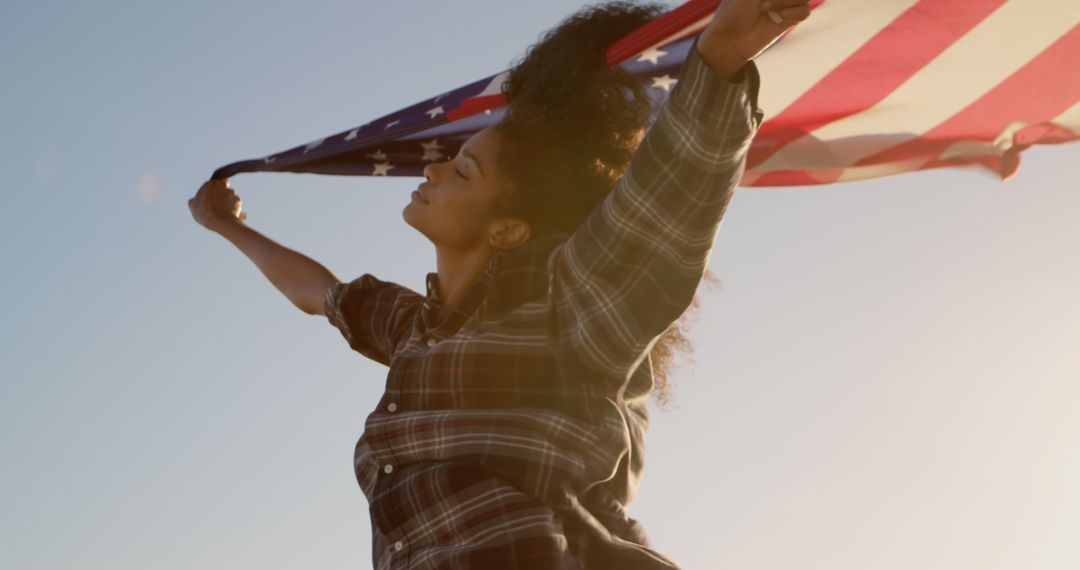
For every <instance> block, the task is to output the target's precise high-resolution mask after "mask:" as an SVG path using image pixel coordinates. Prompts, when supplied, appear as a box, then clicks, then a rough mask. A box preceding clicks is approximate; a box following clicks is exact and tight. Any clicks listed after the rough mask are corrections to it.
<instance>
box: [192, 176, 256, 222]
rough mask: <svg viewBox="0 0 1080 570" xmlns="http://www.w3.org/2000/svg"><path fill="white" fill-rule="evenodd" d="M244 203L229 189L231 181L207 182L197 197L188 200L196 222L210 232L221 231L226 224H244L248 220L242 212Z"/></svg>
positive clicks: (196, 194)
mask: <svg viewBox="0 0 1080 570" xmlns="http://www.w3.org/2000/svg"><path fill="white" fill-rule="evenodd" d="M242 203H243V201H242V200H241V199H240V197H239V196H237V195H236V192H234V191H233V189H232V188H231V187H229V179H228V178H225V179H217V180H207V181H206V182H204V183H203V185H202V187H200V188H199V191H198V192H196V193H195V197H194V198H192V199H190V200H188V209H190V210H191V216H192V217H193V218H195V221H196V222H198V223H199V224H201V225H202V226H203V227H205V228H206V229H208V230H211V231H215V232H216V231H219V230H220V229H221V227H222V226H223V225H224V224H229V223H237V222H242V221H244V220H245V219H246V218H247V214H246V213H245V212H241V211H240V207H241V204H242Z"/></svg>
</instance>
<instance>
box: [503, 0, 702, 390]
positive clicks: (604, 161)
mask: <svg viewBox="0 0 1080 570" xmlns="http://www.w3.org/2000/svg"><path fill="white" fill-rule="evenodd" d="M667 10H668V7H667V6H665V5H663V4H658V3H643V4H640V3H635V2H627V1H621V0H620V1H613V2H604V3H600V4H595V5H590V6H586V7H584V8H582V9H581V10H579V11H578V12H577V13H575V14H573V15H571V16H569V17H567V18H566V19H564V20H563V21H562V22H561V23H560V24H559V25H558V26H556V27H555V28H553V29H551V30H549V31H547V32H545V33H544V34H543V35H542V36H541V38H540V41H539V42H538V43H536V44H534V45H532V46H530V47H529V48H528V49H527V50H526V54H525V56H524V58H523V59H522V60H520V61H519V62H518V63H516V64H514V65H512V66H511V68H510V72H509V77H508V79H507V80H506V82H505V83H504V85H503V88H502V91H503V93H504V95H505V96H506V101H507V108H506V114H505V115H504V116H503V118H502V120H501V121H500V122H499V124H498V125H496V126H495V129H496V130H498V131H499V132H500V134H501V135H502V136H501V139H502V141H503V142H502V144H501V145H500V149H499V153H498V158H497V161H496V162H497V168H498V169H499V170H500V173H501V174H502V178H503V180H506V181H507V182H506V185H505V186H504V188H503V192H502V195H501V196H500V201H499V203H498V204H497V207H498V209H499V211H500V213H502V214H504V215H511V216H516V217H519V218H521V219H522V220H524V221H526V222H528V223H529V225H530V227H531V228H532V230H533V233H534V234H547V233H567V234H569V233H572V232H573V231H574V230H575V229H576V228H577V227H578V226H580V225H581V223H582V222H583V221H584V220H585V218H586V217H587V216H588V215H589V213H590V212H592V211H593V210H594V209H595V208H596V207H597V206H598V205H599V204H600V203H601V202H602V201H603V200H604V197H605V196H606V195H607V194H608V193H609V192H610V191H611V189H612V188H613V187H614V186H615V184H616V183H617V182H618V180H619V178H621V177H622V175H623V172H624V171H625V170H626V168H627V167H628V166H629V164H630V159H631V157H632V156H633V154H634V151H635V150H636V149H637V147H638V145H639V144H640V143H641V141H642V139H643V138H644V135H645V132H646V129H647V127H648V124H649V118H650V115H651V114H652V101H651V99H650V98H649V97H648V95H647V94H646V93H645V89H646V86H645V85H644V82H643V81H642V80H641V79H639V78H637V77H636V76H634V75H633V74H631V73H628V72H626V71H625V70H623V69H621V68H619V67H609V66H608V65H607V63H606V61H605V56H606V52H607V48H608V47H610V46H611V45H612V44H614V43H615V42H617V41H618V40H620V39H622V38H623V37H625V36H626V35H628V34H630V33H631V32H633V31H634V30H636V29H638V28H640V27H642V26H643V25H645V24H647V23H648V22H649V21H651V20H653V19H655V18H656V17H657V16H659V15H660V14H663V13H664V12H665V11H667ZM705 278H706V280H708V281H710V282H711V283H713V284H716V283H718V280H717V279H716V277H715V275H713V274H711V273H710V272H709V271H708V270H706V272H705ZM699 306H700V299H699V298H698V297H697V296H695V297H694V299H693V301H692V302H691V305H690V307H689V308H688V310H687V311H686V312H685V313H684V314H683V316H682V317H680V319H679V320H678V321H676V322H675V323H673V324H672V325H671V326H670V327H668V329H667V330H666V331H665V332H664V333H663V334H661V335H660V337H659V338H658V340H657V342H656V343H655V344H654V345H653V348H652V350H651V352H650V359H651V360H652V365H653V375H654V382H655V385H654V390H653V392H652V396H653V397H654V398H655V400H656V401H657V403H658V404H659V405H660V406H661V407H666V406H667V404H668V403H669V401H670V398H671V393H670V387H671V383H670V379H671V372H672V371H673V370H674V366H675V357H676V356H677V355H679V354H680V353H681V354H682V355H683V356H685V357H687V358H689V357H690V356H691V352H692V349H693V345H692V343H691V342H690V340H689V339H688V337H687V336H686V332H687V331H688V328H689V327H688V317H689V314H690V312H692V310H694V309H697V308H698V307H699Z"/></svg>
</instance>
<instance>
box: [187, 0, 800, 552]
mask: <svg viewBox="0 0 1080 570" xmlns="http://www.w3.org/2000/svg"><path fill="white" fill-rule="evenodd" d="M665 10H666V7H664V6H662V5H658V4H649V5H634V4H631V3H627V2H610V3H607V4H601V5H598V6H595V7H590V8H586V9H584V10H582V11H580V12H579V13H578V14H575V15H574V16H572V17H571V18H568V19H567V20H565V21H564V22H562V23H561V24H560V25H559V26H558V27H557V28H555V29H554V30H552V31H550V32H548V34H546V35H545V37H544V38H542V41H541V42H540V43H539V44H537V45H535V46H533V47H532V48H530V50H529V51H528V53H527V56H526V57H525V58H524V60H523V61H522V62H520V63H519V64H517V65H515V66H514V67H513V68H512V70H511V74H510V77H509V79H508V83H507V85H506V86H505V87H504V91H505V93H506V96H507V102H508V107H507V113H506V115H505V117H504V118H503V120H502V121H501V122H500V123H499V124H498V125H496V126H494V127H491V128H488V129H484V130H482V131H480V132H478V133H476V134H475V135H474V136H472V137H471V138H470V139H469V140H468V141H466V142H465V144H464V145H463V146H462V148H461V150H460V152H459V153H458V155H457V156H456V157H455V158H454V159H452V160H450V161H447V162H442V163H435V164H431V165H429V166H428V167H427V168H426V169H425V171H424V176H425V178H426V183H424V184H421V185H420V187H419V188H418V189H417V190H416V191H415V192H413V194H412V197H411V200H410V202H409V203H408V205H406V206H405V208H404V210H403V211H402V216H403V218H404V219H405V221H406V222H407V223H408V224H409V225H411V226H412V227H414V228H416V229H417V230H418V231H420V232H421V233H423V234H424V235H425V236H427V237H428V238H429V239H430V240H431V241H432V243H433V244H434V245H435V253H436V261H437V271H435V272H432V273H429V274H428V275H427V283H426V285H427V291H426V294H424V295H421V294H419V293H417V292H414V291H412V290H410V289H408V288H406V287H403V286H401V285H398V284H396V283H391V282H386V281H381V280H379V279H377V278H376V277H374V276H373V275H371V274H364V275H362V276H360V277H358V278H357V279H355V280H352V281H350V282H347V283H343V282H340V281H339V280H338V279H337V278H335V277H334V276H333V275H332V274H331V273H330V272H329V271H327V270H326V269H325V268H324V267H322V266H321V265H319V264H318V263H316V262H314V261H312V260H310V259H308V258H307V257H304V256H302V255H300V254H298V253H296V252H294V251H292V250H288V249H286V248H283V247H281V246H279V245H277V244H275V243H273V242H272V241H270V240H269V239H267V238H265V237H263V236H262V235H261V234H258V233H257V232H256V231H255V230H253V229H251V228H249V227H247V226H246V225H245V224H244V223H243V222H242V221H241V220H240V219H239V218H238V214H239V212H240V200H239V198H238V197H236V195H235V193H234V192H233V191H232V189H231V188H229V187H228V186H227V184H226V183H225V182H222V181H210V182H207V183H206V184H204V185H203V187H202V188H200V189H199V192H198V194H197V195H196V196H195V198H193V199H192V200H191V202H190V207H191V210H192V213H193V216H194V217H195V219H196V220H197V221H199V222H200V223H201V224H203V225H204V226H206V227H207V228H209V229H211V230H213V231H216V232H218V233H220V234H221V235H222V236H224V237H225V238H227V239H229V240H230V241H231V242H232V243H233V244H235V245H236V246H237V247H238V248H239V249H241V250H242V251H243V252H244V253H245V254H246V255H247V256H248V257H250V258H251V259H252V261H254V262H255V264H256V265H257V266H258V267H259V269H260V270H261V271H262V272H263V273H264V274H265V275H266V277H267V278H268V279H269V280H270V281H271V282H272V283H273V284H274V285H275V286H276V287H277V288H278V289H279V290H281V291H282V292H283V293H284V294H285V295H286V296H287V297H288V298H289V299H290V300H291V301H292V302H293V303H294V304H296V305H297V307H299V308H300V309H302V310H304V311H305V312H307V313H310V314H324V315H326V317H327V318H328V320H329V322H330V323H331V324H333V325H334V326H336V327H337V328H338V329H339V330H340V332H341V334H342V336H343V337H344V338H345V339H346V340H347V342H348V343H349V345H350V346H351V347H352V348H353V349H355V350H357V351H358V352H360V353H361V354H363V355H365V356H367V357H369V358H371V359H374V360H376V361H378V362H381V363H383V364H385V365H387V366H389V374H388V378H387V383H386V390H385V392H384V395H383V397H382V399H381V400H380V401H379V403H378V405H377V406H376V408H375V410H374V411H372V412H371V413H370V414H369V416H368V418H367V420H366V422H365V426H364V434H363V436H361V438H360V440H359V441H358V442H357V445H356V449H355V455H354V457H355V466H356V477H357V481H358V483H359V484H360V487H361V489H362V491H363V492H364V494H365V496H366V497H367V498H368V500H369V502H370V505H371V509H370V516H371V522H372V536H373V546H372V557H373V564H374V567H375V568H377V569H384V568H455V569H456V568H500V569H508V568H530V569H540V568H544V569H547V568H601V569H602V568H619V569H621V570H625V569H631V568H650V569H651V568H668V569H670V568H678V566H677V564H676V563H675V562H674V561H672V560H671V559H670V558H667V557H665V556H663V555H661V554H659V553H658V552H656V551H654V550H653V549H651V548H649V546H648V540H647V537H646V534H645V531H644V529H643V528H642V526H641V525H640V524H639V523H638V522H637V521H635V520H634V519H632V518H630V517H629V516H627V513H626V507H627V505H629V504H630V503H631V502H632V500H633V498H634V494H635V492H636V490H637V487H638V483H639V480H640V476H641V472H642V469H643V465H644V463H643V453H644V447H643V444H642V442H643V437H644V433H645V431H646V429H647V427H648V414H647V408H646V398H647V397H648V396H649V395H650V394H651V393H653V389H654V380H655V378H654V367H653V362H652V360H651V356H652V355H653V354H654V353H656V352H657V351H658V350H661V351H662V348H660V347H661V346H662V345H661V344H659V343H658V339H662V338H663V339H669V338H671V337H670V336H665V335H664V333H665V331H668V332H670V331H671V330H672V323H673V322H674V321H675V320H676V319H677V318H678V317H679V316H680V315H681V314H683V313H684V312H685V311H686V309H687V308H688V307H689V306H690V305H691V303H692V301H693V296H694V292H695V290H696V288H697V286H698V284H699V282H700V280H701V278H702V275H703V274H704V273H705V267H706V264H707V261H708V256H709V252H710V250H711V248H712V244H713V241H714V239H715V236H716V233H717V230H718V229H719V225H720V221H721V219H722V217H723V214H724V211H725V210H726V208H727V205H728V203H729V201H730V199H731V196H732V192H733V189H734V187H735V185H736V183H737V182H738V180H739V177H740V175H741V172H742V168H743V163H744V159H745V155H746V152H747V149H748V148H749V144H750V141H751V140H752V138H753V136H754V134H755V132H756V129H757V127H758V125H759V124H760V122H761V119H762V116H763V115H762V113H761V111H760V110H758V109H757V103H756V98H757V88H758V81H759V79H758V74H757V69H756V67H755V66H754V64H753V62H752V61H751V59H752V58H753V57H754V56H755V55H757V54H758V53H760V52H761V51H762V50H763V49H764V48H765V47H767V46H768V45H769V44H770V43H771V42H773V41H774V40H775V39H776V38H777V37H779V35H780V34H781V33H783V32H784V30H786V29H787V28H789V27H790V26H792V25H794V24H795V23H797V22H799V21H802V20H803V19H805V18H806V17H807V16H808V15H809V7H808V1H807V0H771V2H767V3H762V2H760V0H725V1H724V2H723V3H722V4H721V5H720V7H719V8H718V9H717V12H716V14H715V15H714V18H713V20H712V22H711V23H710V24H709V26H708V28H706V30H705V31H703V32H702V34H701V35H700V36H698V38H697V39H696V41H695V43H694V45H693V46H692V47H691V50H690V53H689V55H688V56H687V59H686V62H685V63H684V65H683V69H682V73H681V74H680V76H679V82H678V83H677V84H676V85H675V87H674V88H673V90H672V92H671V94H670V96H669V97H668V99H667V101H666V102H665V103H664V106H663V107H662V108H661V110H660V114H659V116H658V118H657V120H656V123H655V124H654V125H653V126H652V127H651V128H650V129H648V131H647V134H644V138H642V135H643V133H645V129H644V127H645V126H647V121H648V118H649V111H650V103H649V101H648V100H647V98H646V97H645V96H644V95H643V93H644V91H643V90H644V89H645V87H644V86H642V85H640V84H638V83H636V82H635V81H634V79H633V78H632V77H631V76H629V75H627V74H625V73H622V72H621V71H620V70H618V69H610V68H608V67H607V66H606V65H605V64H604V52H605V50H606V48H607V47H608V46H610V45H611V44H612V43H614V42H615V41H617V40H618V39H620V38H622V37H624V36H625V35H627V34H629V33H630V32H631V31H633V30H635V29H637V28H640V27H641V26H642V25H644V24H645V23H647V22H648V21H650V20H651V19H653V18H655V17H656V16H657V15H659V14H661V13H662V12H663V11H665ZM626 92H629V93H630V94H631V95H632V96H631V97H626V96H625V93H626ZM631 157H632V160H631Z"/></svg>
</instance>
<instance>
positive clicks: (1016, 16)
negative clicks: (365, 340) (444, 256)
mask: <svg viewBox="0 0 1080 570" xmlns="http://www.w3.org/2000/svg"><path fill="white" fill-rule="evenodd" d="M719 3H720V0H690V1H689V2H686V3H684V4H682V5H680V6H679V7H677V8H675V9H673V10H671V11H669V12H667V13H665V14H663V15H661V16H659V17H658V18H656V19H655V20H653V21H652V22H650V23H649V24H647V25H646V26H644V27H642V28H641V29H639V30H636V31H635V32H633V33H631V34H630V35H628V36H627V37H625V38H623V39H622V40H620V41H619V42H617V43H616V44H615V45H613V46H612V47H611V48H610V49H609V50H608V52H607V62H608V64H609V65H618V66H621V67H623V68H624V69H626V70H627V71H629V72H631V73H634V74H637V75H639V76H641V77H642V78H643V79H644V80H645V81H646V84H647V85H649V87H650V88H649V89H648V90H647V91H648V93H649V95H650V97H651V99H652V104H653V110H654V115H653V117H654V118H655V116H656V115H655V113H656V112H657V111H659V108H660V106H661V104H662V103H663V102H664V100H666V98H667V95H668V94H669V93H670V92H671V88H672V86H673V85H674V84H675V82H676V81H678V77H677V75H678V72H679V71H680V69H681V67H682V63H683V61H684V59H685V58H686V55H687V53H688V50H689V49H690V48H691V45H692V43H693V40H694V38H695V37H696V36H697V35H698V34H700V33H701V31H702V30H704V28H705V26H706V25H707V24H708V23H709V21H710V20H711V19H712V15H713V13H714V12H715V11H716V7H717V6H718V5H719ZM811 7H812V8H813V11H814V13H813V15H812V16H811V17H810V19H809V20H807V21H806V22H804V23H802V24H799V25H798V26H796V27H795V28H792V29H791V30H789V33H788V34H786V35H785V36H784V37H783V38H782V39H781V40H780V41H779V42H777V43H776V44H774V45H773V46H772V47H771V48H769V49H768V50H767V51H766V52H765V53H763V54H761V55H760V56H759V57H758V58H757V59H756V62H757V64H758V66H759V68H760V70H761V76H762V86H761V92H760V96H759V97H760V98H759V103H760V106H761V108H762V109H763V110H764V111H765V113H766V120H765V121H764V122H763V123H762V125H761V127H760V129H759V131H758V134H757V137H756V138H755V139H754V143H753V145H752V147H751V150H750V154H749V156H748V158H747V167H746V171H745V173H744V174H743V178H742V181H741V185H742V186H798V185H810V184H827V183H833V182H843V181H850V180H861V179H866V178H874V177H881V176H889V175H893V174H899V173H902V172H910V171H915V170H925V169H930V168H940V167H945V166H959V165H981V166H983V167H985V168H989V169H990V170H992V171H993V172H995V173H997V175H999V176H1000V177H1001V178H1002V179H1006V178H1008V177H1009V176H1011V175H1012V174H1013V173H1014V172H1015V171H1016V168H1017V166H1018V165H1019V156H1020V153H1021V152H1022V151H1024V150H1025V149H1027V148H1028V147H1030V146H1032V145H1035V144H1055V143H1062V142H1067V141H1074V140H1077V139H1078V138H1080V1H1078V0H1012V1H1008V0H873V1H869V0H813V1H812V2H811ZM507 75H508V72H506V71H504V72H502V73H499V74H496V75H492V76H490V77H486V78H484V79H481V80H479V81H475V82H473V83H470V84H468V85H464V86H462V87H459V88H457V89H453V90H451V91H448V92H446V93H442V94H440V95H438V96H436V97H434V98H430V99H426V100H424V101H421V102H419V103H416V104H414V105H411V106H409V107H406V108H404V109H401V110H399V111H396V112H394V113H391V114H389V115H386V116H384V117H380V118H378V119H375V120H373V121H370V122H368V123H365V124H363V125H360V126H357V127H354V128H351V129H349V130H346V131H342V132H340V133H337V134H333V135H330V136H327V137H323V138H319V139H316V140H313V141H311V142H308V143H306V144H303V145H300V146H297V147H294V148H291V149H289V150H285V151H283V152H279V153H275V154H270V155H266V156H264V157H262V158H258V159H253V160H244V161H240V162H234V163H232V164H228V165H226V166H223V167H221V168H219V169H217V170H216V171H214V173H213V175H212V176H211V178H215V179H219V178H228V177H230V176H232V175H234V174H238V173H242V172H267V171H286V172H311V173H319V174H339V175H358V176H422V175H423V168H424V166H425V165H427V164H428V163H430V162H434V161H440V160H443V159H445V158H450V157H453V156H454V155H455V154H456V153H457V150H458V148H459V147H460V146H461V145H462V144H463V143H464V142H465V141H466V140H467V139H468V138H469V137H470V136H471V135H472V134H474V133H476V132H477V131H480V130H481V129H484V128H486V127H489V126H491V125H494V124H496V123H497V122H498V121H499V120H500V119H501V118H502V116H503V114H504V112H505V103H506V100H505V98H504V97H503V95H502V92H501V89H500V87H501V85H502V84H503V82H504V81H505V79H506V77H507Z"/></svg>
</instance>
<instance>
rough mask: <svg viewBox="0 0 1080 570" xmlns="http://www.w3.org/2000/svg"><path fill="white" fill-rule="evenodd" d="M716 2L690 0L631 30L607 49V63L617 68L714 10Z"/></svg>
mask: <svg viewBox="0 0 1080 570" xmlns="http://www.w3.org/2000/svg"><path fill="white" fill-rule="evenodd" d="M719 5H720V0H690V1H689V2H686V3H685V4H682V5H680V6H679V7H678V8H675V9H674V10H671V11H669V12H665V13H663V14H661V15H659V16H657V17H656V18H655V19H653V21H651V22H649V23H648V24H645V25H644V26H642V27H640V28H638V29H637V30H634V31H633V32H631V33H630V34H629V35H627V36H626V37H624V38H622V39H621V40H619V41H617V42H615V43H614V44H612V45H611V47H609V48H608V50H607V60H606V61H607V64H608V65H609V66H611V65H619V64H620V63H622V62H624V61H626V60H627V59H628V58H630V57H632V56H635V55H637V54H639V53H641V52H643V51H645V50H646V49H648V48H649V46H652V45H655V44H656V43H658V42H660V41H662V40H664V39H665V38H667V37H669V36H672V35H674V34H676V33H678V32H680V31H682V30H684V29H686V28H687V27H688V26H690V25H691V24H693V23H694V22H696V21H698V20H700V19H702V18H704V17H706V16H708V15H709V14H711V13H712V12H715V11H716V7H717V6H719Z"/></svg>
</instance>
